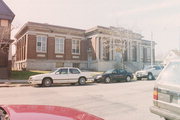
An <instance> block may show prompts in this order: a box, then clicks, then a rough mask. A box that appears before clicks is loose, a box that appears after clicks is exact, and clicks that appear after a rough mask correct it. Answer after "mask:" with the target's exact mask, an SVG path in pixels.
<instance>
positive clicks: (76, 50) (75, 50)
mask: <svg viewBox="0 0 180 120" xmlns="http://www.w3.org/2000/svg"><path fill="white" fill-rule="evenodd" d="M72 54H80V40H72Z"/></svg>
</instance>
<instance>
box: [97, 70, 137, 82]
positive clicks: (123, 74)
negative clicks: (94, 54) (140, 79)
mask: <svg viewBox="0 0 180 120" xmlns="http://www.w3.org/2000/svg"><path fill="white" fill-rule="evenodd" d="M132 78H133V75H132V73H130V72H127V71H126V70H123V69H111V70H108V71H106V72H104V73H103V74H101V75H97V76H96V77H95V79H94V81H95V82H105V83H110V82H114V81H116V82H120V81H126V82H129V81H131V79H132Z"/></svg>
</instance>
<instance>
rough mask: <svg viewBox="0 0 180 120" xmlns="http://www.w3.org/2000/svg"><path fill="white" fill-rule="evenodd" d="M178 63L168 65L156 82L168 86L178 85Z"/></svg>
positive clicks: (179, 78) (179, 67)
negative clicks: (167, 84)
mask: <svg viewBox="0 0 180 120" xmlns="http://www.w3.org/2000/svg"><path fill="white" fill-rule="evenodd" d="M179 73H180V62H172V63H170V64H169V65H168V66H167V67H166V68H165V70H164V71H163V72H162V73H161V74H160V76H159V78H158V81H159V82H163V83H169V84H180V76H179Z"/></svg>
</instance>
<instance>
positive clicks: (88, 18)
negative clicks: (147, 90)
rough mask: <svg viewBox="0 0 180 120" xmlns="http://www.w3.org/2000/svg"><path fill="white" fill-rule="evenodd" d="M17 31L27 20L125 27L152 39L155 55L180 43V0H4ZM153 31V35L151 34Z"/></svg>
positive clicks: (76, 26)
mask: <svg viewBox="0 0 180 120" xmlns="http://www.w3.org/2000/svg"><path fill="white" fill-rule="evenodd" d="M4 2H5V3H6V4H7V5H8V6H9V7H10V9H11V10H12V11H13V12H14V13H15V15H16V17H15V19H14V21H13V24H12V25H13V26H14V28H15V29H14V30H13V31H12V32H13V34H12V35H14V34H15V33H16V32H17V31H18V29H20V28H21V27H22V25H23V24H25V23H26V22H28V21H32V22H39V23H48V24H53V25H60V26H67V27H74V28H79V29H89V28H91V27H94V26H97V25H100V26H105V27H109V26H115V27H124V28H126V29H130V30H132V31H134V32H137V33H140V34H142V35H143V36H144V38H143V39H145V40H151V39H152V40H153V41H155V42H156V43H157V45H156V58H161V57H163V56H164V55H165V54H166V53H168V51H170V50H172V49H179V47H180V0H4ZM151 33H152V34H153V37H151Z"/></svg>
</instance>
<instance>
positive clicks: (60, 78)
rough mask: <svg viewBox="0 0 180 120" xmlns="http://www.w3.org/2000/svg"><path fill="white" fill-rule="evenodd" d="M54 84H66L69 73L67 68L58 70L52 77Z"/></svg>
mask: <svg viewBox="0 0 180 120" xmlns="http://www.w3.org/2000/svg"><path fill="white" fill-rule="evenodd" d="M53 82H54V83H68V82H69V71H68V68H60V69H59V70H58V71H57V72H56V73H55V75H54V77H53Z"/></svg>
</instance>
